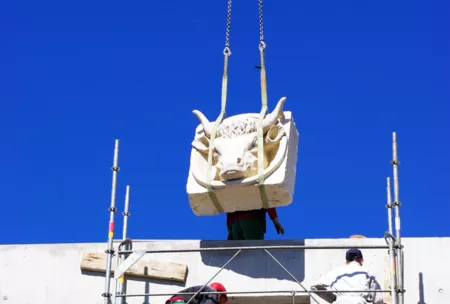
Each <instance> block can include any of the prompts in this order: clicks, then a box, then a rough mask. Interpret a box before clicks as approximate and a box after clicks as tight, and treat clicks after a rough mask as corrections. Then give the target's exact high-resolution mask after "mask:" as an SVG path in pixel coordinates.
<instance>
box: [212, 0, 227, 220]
mask: <svg viewBox="0 0 450 304" xmlns="http://www.w3.org/2000/svg"><path fill="white" fill-rule="evenodd" d="M231 1H232V0H228V9H227V27H226V33H225V48H224V49H223V55H224V63H223V76H222V107H221V109H220V114H219V117H217V119H216V121H215V123H214V126H213V128H212V131H211V138H210V140H209V151H208V169H207V172H206V188H207V190H208V195H209V197H210V198H211V201H212V202H213V204H214V207H216V210H217V212H219V213H222V212H224V210H223V207H222V205H221V204H220V202H219V200H218V199H217V196H216V194H215V193H214V192H213V190H212V187H211V175H212V156H213V152H214V140H215V138H216V133H217V128H218V127H219V124H220V123H221V122H222V120H223V117H224V116H225V113H226V106H227V90H228V57H230V56H231V49H230V28H231Z"/></svg>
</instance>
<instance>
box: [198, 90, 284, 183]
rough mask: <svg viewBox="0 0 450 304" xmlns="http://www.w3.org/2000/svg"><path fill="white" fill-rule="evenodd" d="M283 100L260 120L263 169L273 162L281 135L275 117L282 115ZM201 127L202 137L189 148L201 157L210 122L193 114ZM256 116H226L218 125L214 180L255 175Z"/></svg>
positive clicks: (256, 167)
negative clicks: (261, 126) (261, 125)
mask: <svg viewBox="0 0 450 304" xmlns="http://www.w3.org/2000/svg"><path fill="white" fill-rule="evenodd" d="M285 101H286V98H285V97H283V98H281V99H280V100H279V101H278V104H277V105H276V107H275V109H274V110H273V111H272V112H271V113H269V114H268V115H266V117H265V118H264V121H263V140H264V168H267V167H268V166H269V164H270V162H271V160H273V158H274V156H275V154H276V152H277V149H278V146H279V143H280V140H281V139H282V137H283V136H284V135H285V131H284V129H283V127H282V126H281V125H280V124H279V120H278V118H279V117H280V116H283V106H284V103H285ZM193 113H194V115H195V116H197V118H198V119H199V120H200V123H201V124H202V125H203V132H204V134H203V135H202V136H200V137H198V138H196V139H195V140H194V141H193V142H192V146H193V147H194V148H195V149H196V150H197V151H198V152H200V153H201V154H202V155H203V156H204V157H205V158H207V157H208V152H209V144H210V138H211V133H212V128H213V125H214V122H210V121H209V120H208V119H207V118H206V117H205V115H203V113H201V112H200V111H198V110H194V111H193ZM258 118H259V115H258V114H240V115H235V116H231V117H228V118H226V119H224V120H223V121H222V123H221V124H220V125H219V126H218V129H217V132H216V139H215V140H214V150H213V153H214V154H213V166H215V168H216V169H217V170H216V176H215V177H213V178H215V179H216V180H217V179H218V180H221V181H231V180H237V179H243V178H247V177H251V176H254V175H256V174H257V173H258V134H257V131H258Z"/></svg>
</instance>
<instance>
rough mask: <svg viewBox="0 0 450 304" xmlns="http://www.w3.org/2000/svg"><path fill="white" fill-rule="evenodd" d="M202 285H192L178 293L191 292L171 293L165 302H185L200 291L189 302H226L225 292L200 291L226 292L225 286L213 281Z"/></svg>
mask: <svg viewBox="0 0 450 304" xmlns="http://www.w3.org/2000/svg"><path fill="white" fill-rule="evenodd" d="M202 287H203V285H198V286H192V287H189V288H186V289H183V290H181V291H179V292H178V293H188V292H189V293H192V294H187V295H183V294H181V295H177V294H175V295H173V296H172V297H171V298H170V299H168V300H167V301H166V303H165V304H185V303H187V302H189V300H190V299H191V298H192V297H193V296H194V294H195V293H196V292H198V291H200V292H199V293H198V294H197V295H196V296H195V297H194V298H193V299H192V301H191V302H189V304H191V303H192V304H225V303H227V302H228V297H227V295H226V294H225V293H221V294H217V293H210V294H202V292H216V291H219V292H226V291H227V290H226V289H225V286H223V285H222V284H221V283H218V282H215V283H211V284H209V286H205V287H203V288H202Z"/></svg>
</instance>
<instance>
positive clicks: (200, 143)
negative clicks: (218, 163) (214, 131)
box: [192, 136, 209, 154]
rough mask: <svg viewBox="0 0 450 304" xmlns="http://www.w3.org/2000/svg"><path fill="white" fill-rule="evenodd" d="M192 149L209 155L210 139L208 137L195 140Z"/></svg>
mask: <svg viewBox="0 0 450 304" xmlns="http://www.w3.org/2000/svg"><path fill="white" fill-rule="evenodd" d="M192 147H193V148H194V149H196V150H197V151H198V152H200V153H202V154H208V152H209V139H208V137H206V136H202V137H200V138H196V139H194V141H193V142H192Z"/></svg>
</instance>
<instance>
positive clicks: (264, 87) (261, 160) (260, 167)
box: [206, 0, 269, 213]
mask: <svg viewBox="0 0 450 304" xmlns="http://www.w3.org/2000/svg"><path fill="white" fill-rule="evenodd" d="M231 4H232V0H228V9H227V26H226V34H225V48H224V50H223V55H224V69H223V76H222V103H221V110H220V114H219V116H218V117H217V119H216V121H215V123H214V125H213V128H212V132H211V137H210V141H209V151H208V169H207V173H206V188H207V191H208V195H209V197H210V199H211V201H212V202H213V204H214V207H215V208H216V210H217V212H218V213H222V212H224V209H223V207H222V205H221V204H220V202H219V200H218V198H217V195H216V194H215V193H214V191H213V189H212V187H211V180H212V158H213V153H214V140H215V138H216V133H217V129H218V127H219V125H220V123H221V122H222V120H223V118H224V116H225V115H226V104H227V89H228V58H229V56H231V49H230V26H231ZM258 7H259V30H260V36H259V46H258V47H259V52H260V60H261V112H260V115H259V119H258V124H257V134H258V188H259V193H260V197H261V202H262V207H263V208H264V209H268V208H269V203H268V198H267V194H266V189H265V186H264V140H263V136H264V134H263V120H264V118H265V116H266V113H267V82H266V67H265V61H264V49H265V48H266V43H265V41H264V32H263V15H262V0H258Z"/></svg>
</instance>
